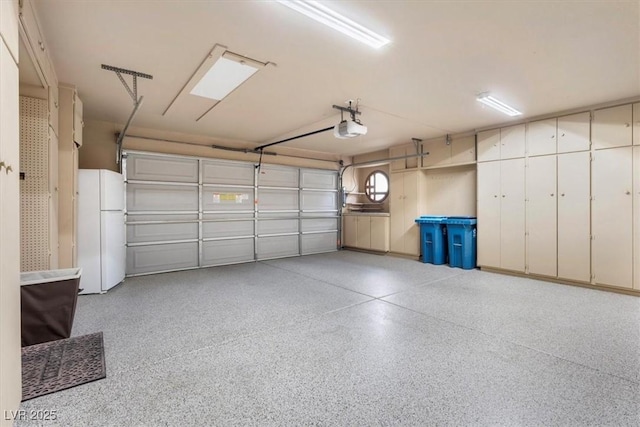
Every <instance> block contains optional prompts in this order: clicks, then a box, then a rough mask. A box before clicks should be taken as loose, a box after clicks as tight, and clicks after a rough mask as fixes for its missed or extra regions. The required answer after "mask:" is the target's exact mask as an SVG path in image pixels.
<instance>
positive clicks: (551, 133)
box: [527, 119, 556, 156]
mask: <svg viewBox="0 0 640 427" xmlns="http://www.w3.org/2000/svg"><path fill="white" fill-rule="evenodd" d="M527 152H528V153H529V156H543V155H546V154H555V152H556V119H548V120H540V121H537V122H531V123H529V124H528V125H527Z"/></svg>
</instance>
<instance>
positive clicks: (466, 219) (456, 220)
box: [446, 216, 478, 225]
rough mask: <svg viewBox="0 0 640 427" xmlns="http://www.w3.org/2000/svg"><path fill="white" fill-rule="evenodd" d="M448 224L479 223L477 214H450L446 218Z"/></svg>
mask: <svg viewBox="0 0 640 427" xmlns="http://www.w3.org/2000/svg"><path fill="white" fill-rule="evenodd" d="M446 223H447V224H452V225H474V224H477V223H478V219H477V218H476V217H475V216H450V217H448V218H447V220H446Z"/></svg>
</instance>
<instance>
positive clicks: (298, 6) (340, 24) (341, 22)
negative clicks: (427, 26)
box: [277, 0, 391, 49]
mask: <svg viewBox="0 0 640 427" xmlns="http://www.w3.org/2000/svg"><path fill="white" fill-rule="evenodd" d="M277 1H278V3H280V4H283V5H284V6H287V7H288V8H291V9H293V10H295V11H296V12H300V13H302V14H303V15H306V16H308V17H309V18H311V19H315V20H316V21H318V22H320V23H322V24H324V25H326V26H328V27H331V28H333V29H334V30H337V31H340V32H341V33H342V34H346V35H348V36H349V37H353V38H354V39H356V40H358V41H360V42H362V43H365V44H367V45H369V46H371V47H374V48H376V49H378V48H380V47H382V46H384V45H386V44H387V43H389V42H390V41H391V40H389V39H387V38H386V37H382V36H381V35H380V34H377V33H374V32H373V31H371V30H370V29H368V28H366V27H363V26H362V25H360V24H358V23H357V22H354V21H352V20H351V19H349V18H347V17H345V16H343V15H340V14H339V13H337V12H334V11H333V10H331V9H329V8H328V7H326V6H323V5H322V4H320V3H318V2H317V1H311V0H308V1H302V0H277Z"/></svg>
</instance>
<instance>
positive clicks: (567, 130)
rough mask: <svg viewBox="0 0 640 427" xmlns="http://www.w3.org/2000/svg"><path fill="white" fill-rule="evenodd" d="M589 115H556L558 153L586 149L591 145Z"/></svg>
mask: <svg viewBox="0 0 640 427" xmlns="http://www.w3.org/2000/svg"><path fill="white" fill-rule="evenodd" d="M590 137H591V115H590V113H589V112H588V111H587V112H586V113H578V114H572V115H570V116H564V117H558V153H570V152H572V151H586V150H588V149H589V148H590V147H591V142H590V141H589V138H590Z"/></svg>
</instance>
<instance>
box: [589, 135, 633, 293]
mask: <svg viewBox="0 0 640 427" xmlns="http://www.w3.org/2000/svg"><path fill="white" fill-rule="evenodd" d="M632 163H633V162H632V147H621V148H613V149H610V150H602V151H599V152H596V154H595V157H594V161H593V184H592V188H593V222H592V228H593V236H594V240H593V274H594V278H595V282H596V283H598V284H602V285H611V286H619V287H624V288H630V287H631V286H632V277H633V235H632V233H631V230H632V226H633V222H632V221H633V219H632V215H633V206H632V200H633V198H632V195H631V192H632V191H633V188H632V184H633V177H632Z"/></svg>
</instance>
